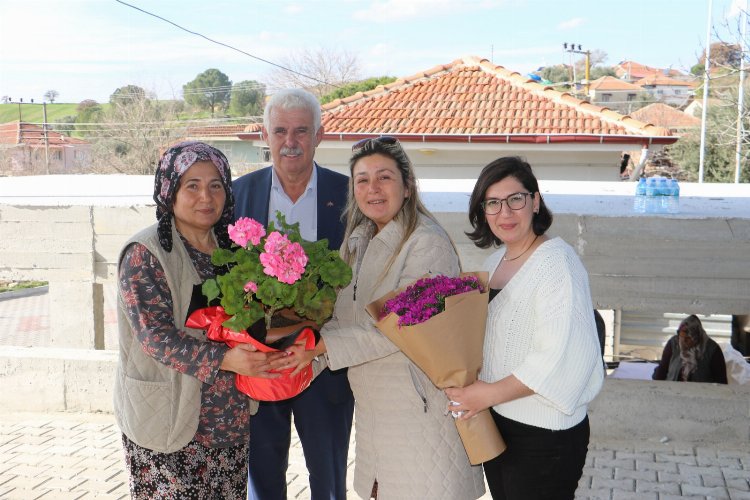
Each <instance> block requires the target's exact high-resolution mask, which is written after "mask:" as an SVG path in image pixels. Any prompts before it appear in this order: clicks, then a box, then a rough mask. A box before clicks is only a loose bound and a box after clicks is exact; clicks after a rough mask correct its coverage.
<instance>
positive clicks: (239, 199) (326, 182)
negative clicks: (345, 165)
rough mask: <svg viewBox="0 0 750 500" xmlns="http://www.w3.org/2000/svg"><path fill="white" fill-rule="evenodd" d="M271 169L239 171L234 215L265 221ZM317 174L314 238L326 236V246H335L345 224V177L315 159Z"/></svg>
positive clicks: (265, 223) (334, 247)
mask: <svg viewBox="0 0 750 500" xmlns="http://www.w3.org/2000/svg"><path fill="white" fill-rule="evenodd" d="M271 169H272V167H266V168H262V169H260V170H256V171H255V172H251V173H249V174H247V175H243V176H242V177H240V178H239V179H237V180H236V181H234V183H233V184H232V188H233V191H234V218H235V220H237V219H239V218H240V217H252V218H253V219H255V220H257V221H258V222H260V223H261V224H263V225H264V226H266V225H267V224H268V203H269V202H270V199H271ZM315 169H316V172H317V175H318V186H317V192H318V240H322V239H323V238H327V239H328V248H330V249H331V250H338V249H339V247H341V242H342V240H343V239H344V229H345V224H344V223H343V222H342V221H341V214H342V213H343V212H344V208H346V198H347V191H348V189H349V177H347V176H346V175H343V174H339V173H337V172H334V171H333V170H330V169H327V168H323V167H321V166H320V165H318V164H317V163H316V164H315Z"/></svg>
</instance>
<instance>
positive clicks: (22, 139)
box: [0, 121, 88, 147]
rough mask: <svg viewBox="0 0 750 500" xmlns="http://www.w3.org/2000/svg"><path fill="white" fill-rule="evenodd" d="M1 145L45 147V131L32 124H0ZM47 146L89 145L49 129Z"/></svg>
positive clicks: (15, 122)
mask: <svg viewBox="0 0 750 500" xmlns="http://www.w3.org/2000/svg"><path fill="white" fill-rule="evenodd" d="M0 144H13V145H20V144H23V145H27V146H32V147H36V146H44V144H45V140H44V129H43V128H42V127H40V126H38V125H34V124H32V123H25V122H18V121H14V122H8V123H2V124H0ZM47 144H48V145H49V146H50V147H62V146H69V145H73V144H88V142H86V141H84V140H82V139H77V138H75V137H69V136H67V135H64V134H61V133H59V132H54V131H52V130H49V129H47Z"/></svg>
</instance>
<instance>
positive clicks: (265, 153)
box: [260, 148, 271, 161]
mask: <svg viewBox="0 0 750 500" xmlns="http://www.w3.org/2000/svg"><path fill="white" fill-rule="evenodd" d="M260 160H261V161H271V149H270V148H261V150H260Z"/></svg>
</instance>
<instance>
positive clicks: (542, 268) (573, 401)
mask: <svg viewBox="0 0 750 500" xmlns="http://www.w3.org/2000/svg"><path fill="white" fill-rule="evenodd" d="M504 254H505V247H502V248H500V249H499V250H498V251H497V252H495V253H494V254H492V255H491V256H490V257H489V258H488V259H487V261H486V262H485V265H484V268H485V270H487V271H489V273H490V276H492V274H493V273H494V272H495V270H496V269H497V267H498V265H499V264H500V262H501V259H502V256H503V255H504ZM511 374H512V375H514V376H515V377H516V378H517V379H518V380H520V381H521V382H522V383H523V384H525V385H526V386H527V387H529V388H530V389H532V390H533V391H534V392H535V394H534V395H532V396H528V397H523V398H520V399H517V400H515V401H510V402H507V403H502V404H499V405H496V406H495V407H494V409H495V411H497V412H498V413H499V414H500V415H503V416H504V417H507V418H510V419H512V420H515V421H518V422H521V423H524V424H528V425H533V426H536V427H542V428H545V429H552V430H560V429H569V428H570V427H573V426H574V425H576V424H578V423H579V422H581V420H583V418H584V417H585V416H586V409H587V405H588V403H589V402H590V401H591V400H592V399H594V397H595V396H596V395H597V393H598V392H599V389H601V386H602V382H603V380H604V370H603V369H602V359H601V353H600V347H599V340H598V336H597V333H596V325H595V323H594V312H593V305H592V303H591V292H590V290H589V281H588V274H587V272H586V269H585V268H584V267H583V263H581V260H580V259H579V258H578V255H576V253H575V251H574V250H573V248H571V247H570V245H568V244H567V243H565V242H564V241H563V240H562V239H560V238H553V239H550V240H548V241H545V242H544V243H542V244H541V245H540V246H539V247H538V248H537V249H536V250H535V251H534V253H533V254H532V255H531V256H530V257H529V259H528V260H527V261H526V262H525V263H524V264H523V266H521V269H519V270H518V272H517V273H516V274H515V276H513V278H511V280H510V281H509V282H508V284H507V285H506V286H505V288H503V290H502V291H500V293H498V294H497V296H496V297H495V298H494V299H493V300H492V301H491V302H490V304H489V313H488V316H487V331H486V335H485V340H484V363H483V366H482V372H481V374H480V379H482V380H484V381H485V382H495V381H497V380H500V379H502V378H504V377H506V376H508V375H511Z"/></svg>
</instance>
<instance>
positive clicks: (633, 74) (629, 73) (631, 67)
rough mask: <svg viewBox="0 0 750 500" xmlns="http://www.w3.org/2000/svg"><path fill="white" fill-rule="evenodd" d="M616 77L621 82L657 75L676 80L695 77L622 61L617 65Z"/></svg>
mask: <svg viewBox="0 0 750 500" xmlns="http://www.w3.org/2000/svg"><path fill="white" fill-rule="evenodd" d="M614 69H615V75H617V78H619V79H620V80H624V81H626V82H635V81H637V80H640V79H642V78H646V77H649V76H652V75H655V74H660V75H663V76H667V77H670V78H675V79H678V80H680V79H688V80H690V79H692V78H693V77H692V76H690V75H685V74H684V73H682V72H680V71H677V70H676V69H672V68H666V69H661V68H654V67H652V66H646V65H645V64H641V63H638V62H635V61H622V62H619V63H617V64H616V65H615V67H614Z"/></svg>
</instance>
